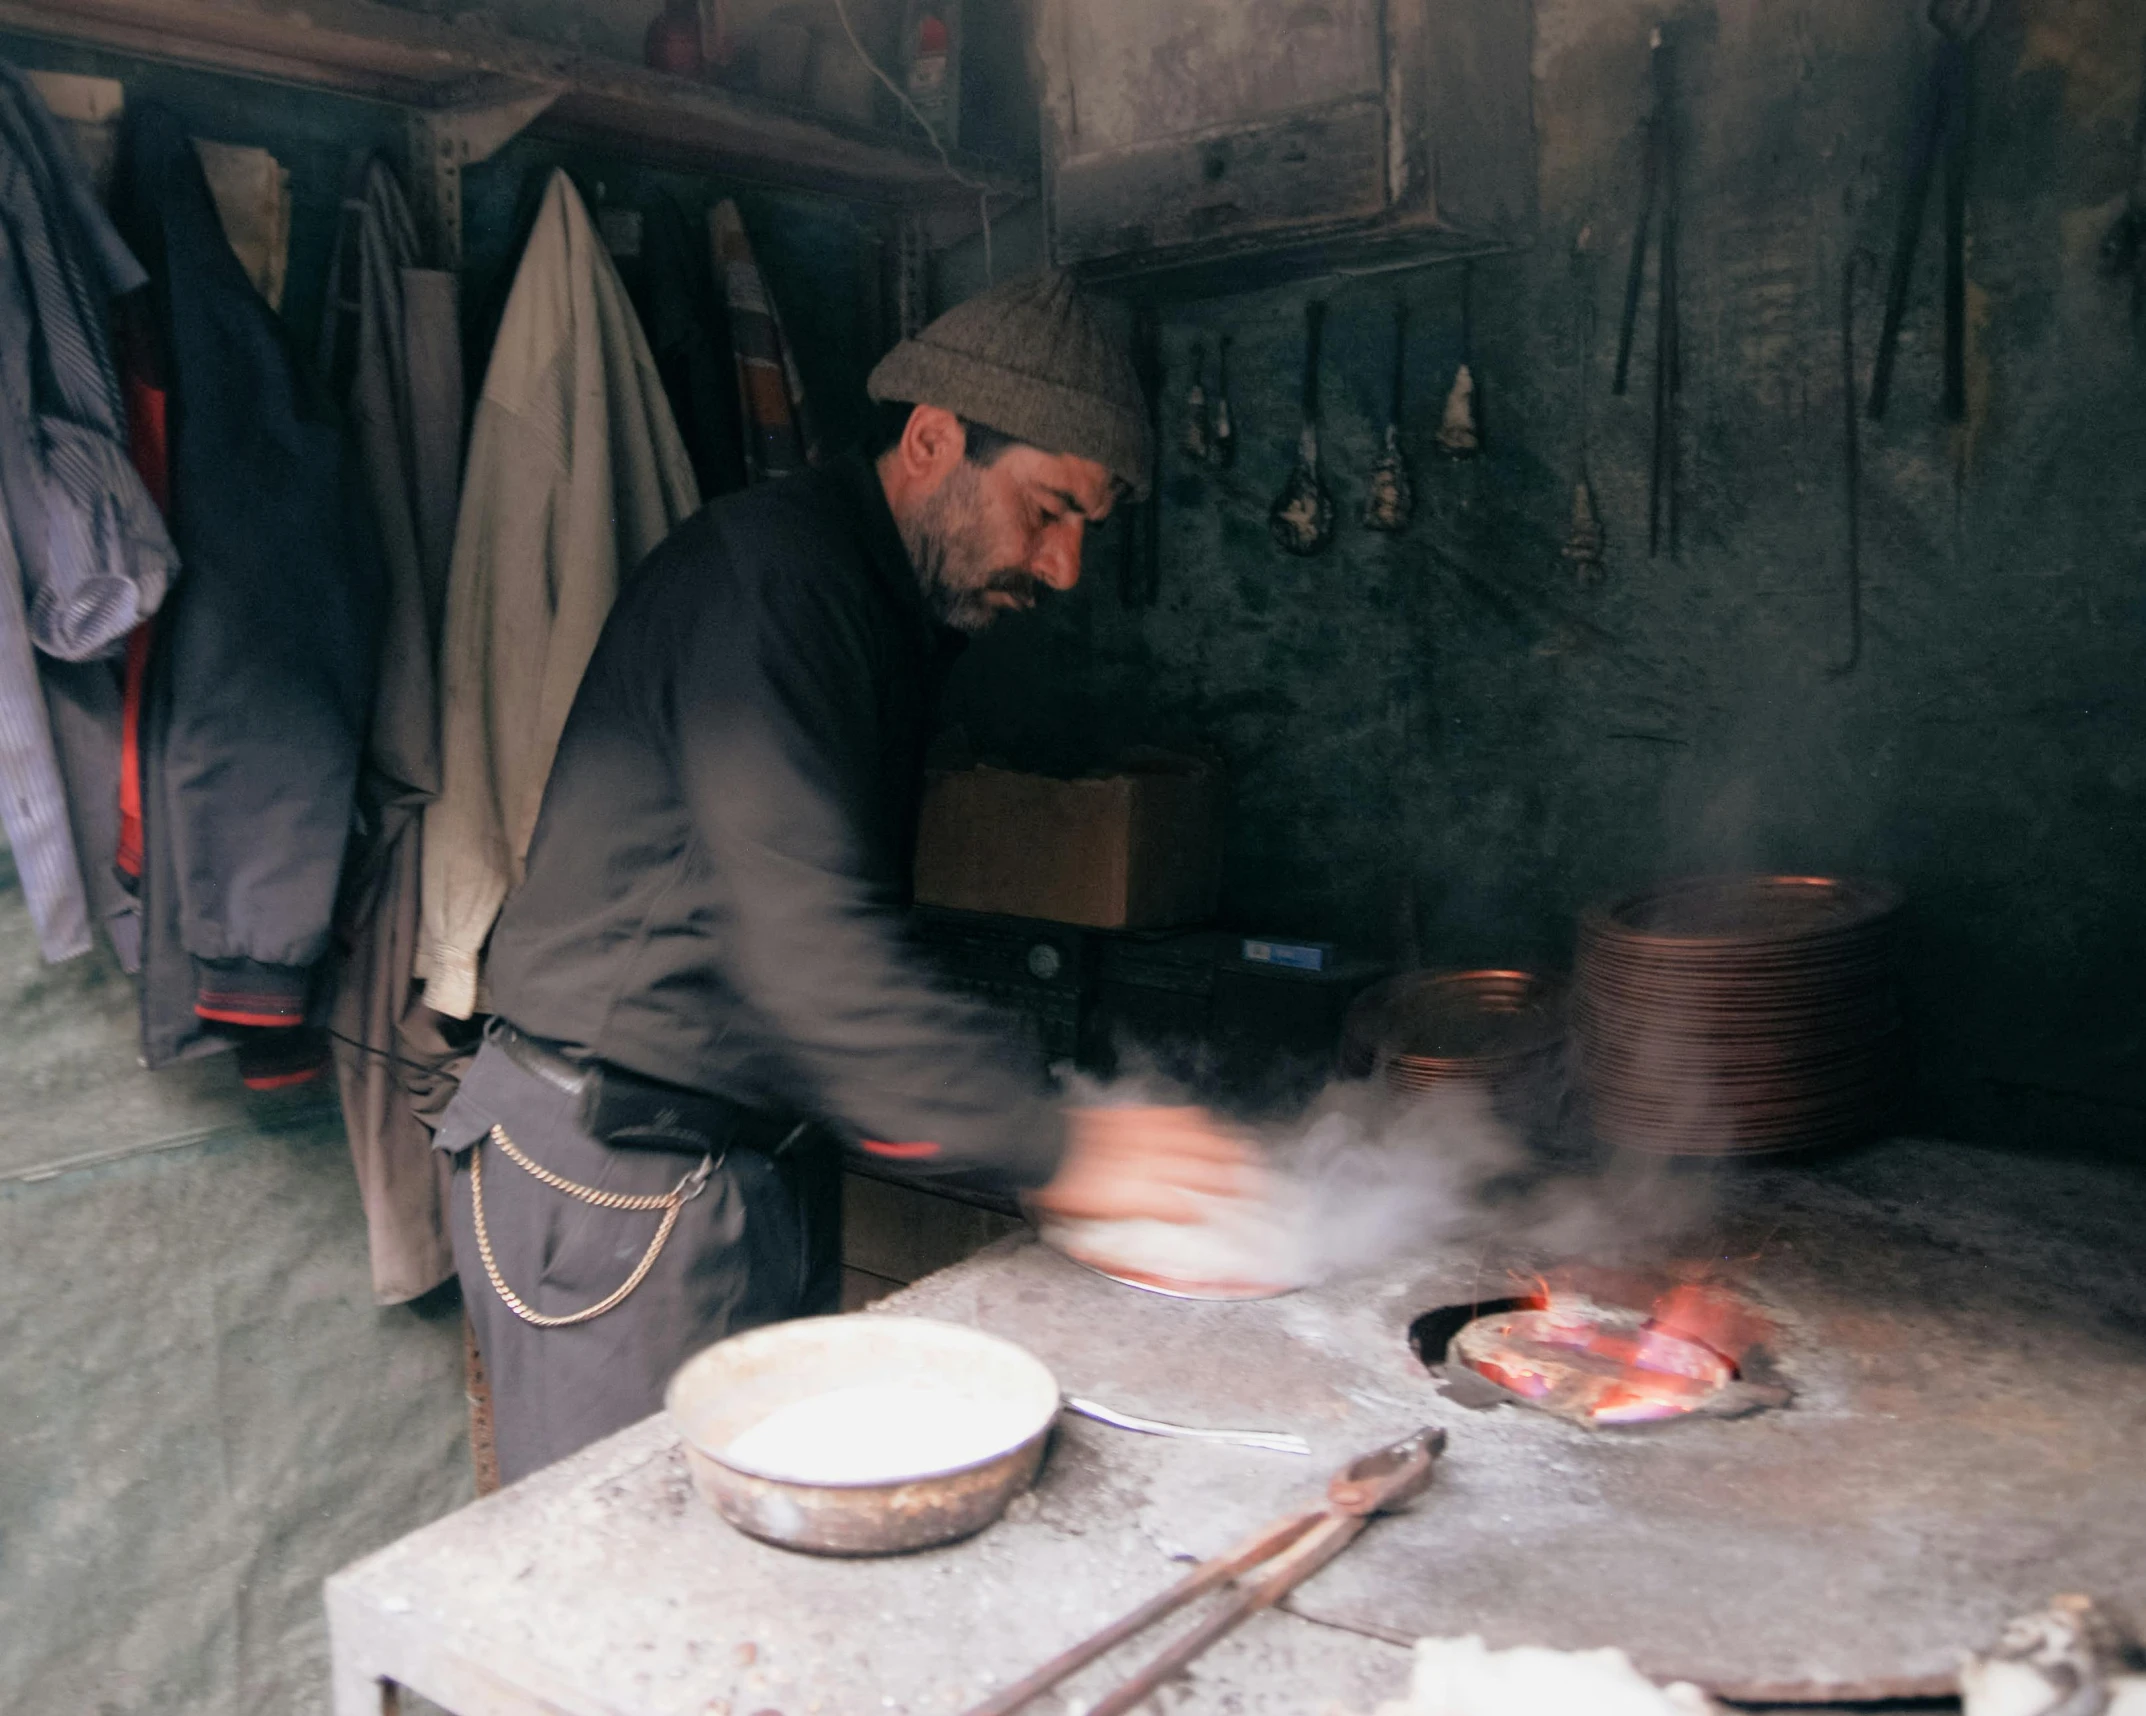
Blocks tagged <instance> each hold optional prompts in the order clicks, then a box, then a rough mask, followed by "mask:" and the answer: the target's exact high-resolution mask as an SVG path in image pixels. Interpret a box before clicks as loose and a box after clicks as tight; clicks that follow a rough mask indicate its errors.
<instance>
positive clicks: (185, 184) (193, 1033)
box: [113, 102, 383, 1066]
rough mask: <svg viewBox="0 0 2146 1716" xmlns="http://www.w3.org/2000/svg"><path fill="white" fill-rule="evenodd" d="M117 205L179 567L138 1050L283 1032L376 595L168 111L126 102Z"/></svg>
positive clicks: (328, 899) (146, 715) (320, 447)
mask: <svg viewBox="0 0 2146 1716" xmlns="http://www.w3.org/2000/svg"><path fill="white" fill-rule="evenodd" d="M113 205H114V209H115V212H116V214H117V216H118V219H119V225H120V230H121V231H122V232H123V233H124V234H125V235H126V237H127V239H128V241H129V243H131V244H132V245H133V247H134V250H135V253H136V254H137V255H138V256H139V257H140V258H141V259H142V261H143V263H144V264H145V265H146V266H147V268H148V270H149V275H150V281H151V292H152V295H153V309H154V314H153V317H152V321H153V323H154V328H155V334H156V338H157V340H158V342H159V344H160V345H161V348H162V358H163V362H164V365H165V369H166V375H165V380H166V382H167V383H168V386H169V390H170V395H171V400H172V407H171V488H172V495H171V524H172V531H173V535H174V536H175V537H176V539H177V541H178V544H179V550H180V553H181V554H182V555H183V556H184V558H185V563H186V575H185V577H184V578H182V579H181V580H180V582H179V584H178V586H177V587H176V589H175V590H174V592H173V594H172V597H171V599H170V601H169V602H168V603H167V604H166V606H165V610H164V612H163V614H161V615H160V616H159V618H158V621H157V628H156V646H155V651H154V653H153V655H152V657H151V662H150V672H149V678H148V684H147V688H146V695H145V699H144V710H143V716H142V744H141V748H142V821H143V842H144V864H143V875H142V887H143V913H144V920H145V921H144V932H145V945H144V949H143V995H142V1025H143V1047H144V1052H145V1055H146V1058H147V1060H148V1062H149V1064H150V1065H151V1066H160V1065H163V1064H165V1063H166V1062H168V1061H171V1060H172V1059H174V1058H176V1057H178V1056H180V1055H184V1054H188V1053H199V1052H203V1051H205V1050H207V1049H210V1048H214V1047H216V1046H217V1044H216V1042H215V1041H214V1039H213V1038H212V1037H211V1036H210V1034H209V1028H210V1027H213V1026H215V1025H241V1026H243V1025H265V1026H277V1025H291V1024H297V1023H299V1022H301V1021H302V1020H303V1019H304V1017H305V1015H306V1011H307V1005H308V1002H309V1001H310V1000H311V999H312V991H313V988H314V983H313V967H314V965H315V963H316V962H317V961H319V960H320V959H321V957H322V955H323V954H325V953H326V952H327V950H328V938H329V926H330V921H331V918H332V914H333V911H334V907H335V898H336V888H337V882H338V878H339V876H340V874H341V871H342V866H343V856H344V851H345V848H346V846H347V843H348V841H349V838H350V831H351V816H352V807H353V802H354V797H355V790H356V783H357V774H358V759H359V751H360V748H361V746H362V744H363V741H364V737H365V731H366V723H367V720H368V719H369V717H370V715H371V712H372V699H373V683H374V673H375V669H376V666H377V661H376V657H377V654H378V647H379V636H380V613H381V604H382V599H383V589H382V583H383V580H382V573H381V567H380V557H379V551H378V548H377V546H376V543H375V537H374V525H373V520H372V516H371V509H370V507H369V506H368V504H367V501H366V495H365V486H364V478H363V474H362V472H361V471H360V469H359V467H358V464H357V460H356V459H355V457H354V456H353V453H352V449H351V447H350V445H349V443H348V441H347V440H346V438H345V436H344V435H343V432H342V430H341V429H340V428H339V427H338V426H337V424H336V422H335V419H334V416H333V414H332V412H331V411H330V409H329V407H328V405H327V403H326V401H325V400H323V399H322V398H321V397H320V396H319V395H318V393H317V391H316V390H315V389H314V388H313V386H312V385H311V383H310V381H309V380H308V378H307V377H306V376H305V374H304V373H303V371H302V370H301V368H300V366H299V364H298V363H297V361H296V360H295V358H294V356H293V354H292V352H291V351H290V350H289V347H288V344H287V341H286V336H285V334H284V330H283V326H282V324H281V323H280V322H279V321H278V320H277V318H276V315H275V313H274V312H273V311H272V310H270V309H269V307H268V306H267V304H266V303H264V302H263V301H262V299H261V297H260V295H259V293H257V292H256V291H255V290H254V287H253V283H252V282H251V281H250V280H249V279H248V278H247V276H246V273H245V270H244V268H243V267H242V266H241V264H240V263H239V260H238V258H237V257H236V256H235V255H233V254H232V250H231V246H230V243H229V241H228V240H227V239H226V238H225V236H224V231H223V226H222V223H221V221H220V220H219V218H218V216H217V212H216V205H215V203H214V202H213V201H212V199H211V197H210V194H209V188H208V185H207V183H206V181H205V180H204V179H203V177H202V172H201V164H200V162H199V160H198V159H197V158H196V156H195V153H194V150H193V146H192V144H191V143H190V142H189V141H188V140H187V137H186V134H185V132H184V131H183V130H182V128H181V127H180V125H179V122H178V120H177V119H176V118H175V117H174V116H173V115H172V114H171V113H170V112H169V111H168V110H166V109H164V108H162V107H160V106H158V105H157V104H155V103H153V102H143V103H139V104H134V105H131V106H130V107H129V110H128V113H127V119H126V125H125V128H124V130H123V132H122V134H121V138H120V158H119V172H118V180H117V183H116V185H115V189H114V195H113Z"/></svg>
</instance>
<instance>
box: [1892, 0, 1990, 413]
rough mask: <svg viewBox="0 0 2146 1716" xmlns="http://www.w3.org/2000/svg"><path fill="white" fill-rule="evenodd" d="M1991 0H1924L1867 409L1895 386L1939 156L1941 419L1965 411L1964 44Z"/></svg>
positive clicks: (1982, 20) (1977, 27)
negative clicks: (1902, 181)
mask: <svg viewBox="0 0 2146 1716" xmlns="http://www.w3.org/2000/svg"><path fill="white" fill-rule="evenodd" d="M1989 9H1990V0H1930V9H1929V14H1928V16H1929V19H1930V23H1931V25H1932V26H1933V27H1934V28H1935V29H1936V31H1937V37H1938V40H1937V53H1936V55H1935V56H1934V57H1933V58H1932V59H1931V61H1930V71H1929V75H1928V76H1927V77H1926V78H1924V80H1923V87H1922V96H1921V99H1920V100H1919V101H1918V102H1917V104H1916V109H1915V126H1914V131H1913V133H1912V134H1911V137H1910V140H1909V143H1908V184H1907V193H1906V195H1905V196H1904V197H1903V198H1902V200H1901V204H1900V230H1899V232H1898V234H1897V235H1896V236H1895V238H1894V241H1893V272H1892V278H1891V279H1890V280H1889V281H1888V282H1887V283H1886V288H1885V324H1884V326H1883V327H1882V328H1881V329H1880V330H1879V333H1878V350H1877V354H1876V358H1875V361H1874V363H1873V365H1872V368H1871V372H1870V415H1871V418H1872V420H1873V421H1875V420H1876V419H1878V418H1881V417H1883V416H1884V415H1885V407H1886V403H1887V401H1888V400H1889V399H1890V398H1891V396H1892V390H1893V357H1894V354H1895V353H1896V352H1897V351H1898V349H1899V346H1900V323H1901V319H1902V318H1903V317H1904V316H1905V315H1906V314H1907V307H1908V286H1909V284H1910V283H1911V282H1912V280H1913V279H1914V273H1915V241H1916V239H1917V238H1918V237H1920V236H1921V232H1922V211H1923V205H1924V204H1925V203H1926V202H1928V201H1929V197H1930V174H1931V171H1932V169H1933V168H1934V167H1935V166H1936V165H1937V161H1938V157H1939V156H1940V155H1942V156H1943V157H1944V161H1945V384H1944V385H1945V393H1944V410H1945V421H1946V422H1948V423H1958V422H1960V421H1961V420H1962V419H1964V418H1965V417H1966V415H1967V98H1968V85H1969V78H1968V73H1969V65H1968V59H1967V50H1968V48H1969V47H1970V46H1971V45H1972V43H1973V42H1974V39H1975V36H1976V35H1977V34H1978V33H1979V32H1980V30H1981V28H1982V26H1983V24H1984V23H1985V22H1986V21H1987V19H1988V17H1989Z"/></svg>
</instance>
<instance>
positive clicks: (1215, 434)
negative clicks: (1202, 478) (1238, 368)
mask: <svg viewBox="0 0 2146 1716" xmlns="http://www.w3.org/2000/svg"><path fill="white" fill-rule="evenodd" d="M1236 457H1237V419H1236V418H1235V416H1234V415H1232V413H1231V411H1230V408H1229V335H1227V334H1224V335H1223V336H1222V338H1221V340H1220V341H1219V342H1218V343H1217V345H1216V347H1215V417H1214V429H1213V431H1212V432H1211V433H1210V434H1209V435H1208V437H1207V462H1208V463H1209V464H1210V465H1212V466H1214V468H1215V469H1216V470H1218V471H1226V470H1228V469H1229V468H1230V466H1231V464H1232V463H1234V462H1235V460H1236Z"/></svg>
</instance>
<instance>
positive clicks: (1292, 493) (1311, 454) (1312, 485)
mask: <svg viewBox="0 0 2146 1716" xmlns="http://www.w3.org/2000/svg"><path fill="white" fill-rule="evenodd" d="M1325 321H1326V306H1325V305H1324V304H1323V303H1320V302H1318V301H1317V300H1314V301H1313V302H1311V303H1309V304H1306V305H1305V306H1304V428H1303V431H1302V433H1301V434H1300V435H1299V436H1298V438H1297V462H1296V466H1295V468H1294V469H1292V470H1291V471H1290V473H1289V480H1288V481H1287V482H1286V483H1284V484H1283V485H1282V492H1281V493H1280V494H1278V495H1276V496H1275V497H1274V505H1273V506H1271V507H1269V508H1268V509H1267V534H1268V535H1270V536H1272V537H1273V538H1274V541H1275V546H1277V547H1278V548H1281V549H1282V550H1284V551H1285V552H1287V553H1290V554H1316V553H1318V552H1319V550H1320V549H1322V548H1324V547H1325V546H1326V545H1327V543H1328V542H1329V541H1331V540H1332V538H1333V535H1334V497H1333V495H1332V494H1330V493H1329V492H1328V491H1327V486H1326V481H1325V479H1324V478H1322V477H1321V476H1320V475H1319V333H1320V329H1321V328H1322V327H1323V326H1324V324H1325Z"/></svg>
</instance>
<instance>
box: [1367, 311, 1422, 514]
mask: <svg viewBox="0 0 2146 1716" xmlns="http://www.w3.org/2000/svg"><path fill="white" fill-rule="evenodd" d="M1407 372H1408V305H1407V304H1406V303H1405V302H1403V301H1401V300H1398V299H1397V300H1396V301H1395V303H1394V306H1393V411H1392V415H1391V416H1389V417H1388V418H1387V419H1386V450H1385V451H1384V452H1382V453H1381V454H1379V456H1378V458H1377V460H1376V461H1374V462H1373V464H1372V466H1371V481H1370V483H1369V484H1368V486H1367V487H1366V488H1365V491H1364V528H1365V529H1366V530H1383V531H1386V532H1388V533H1389V534H1391V533H1393V532H1396V531H1402V530H1406V529H1407V528H1408V521H1409V518H1410V516H1411V515H1412V514H1413V513H1414V512H1415V510H1416V493H1415V489H1414V488H1413V486H1412V485H1411V484H1410V482H1409V480H1408V460H1407V458H1406V457H1405V456H1404V455H1403V454H1402V452H1401V388H1402V382H1403V380H1404V378H1405V377H1406V375H1407Z"/></svg>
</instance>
